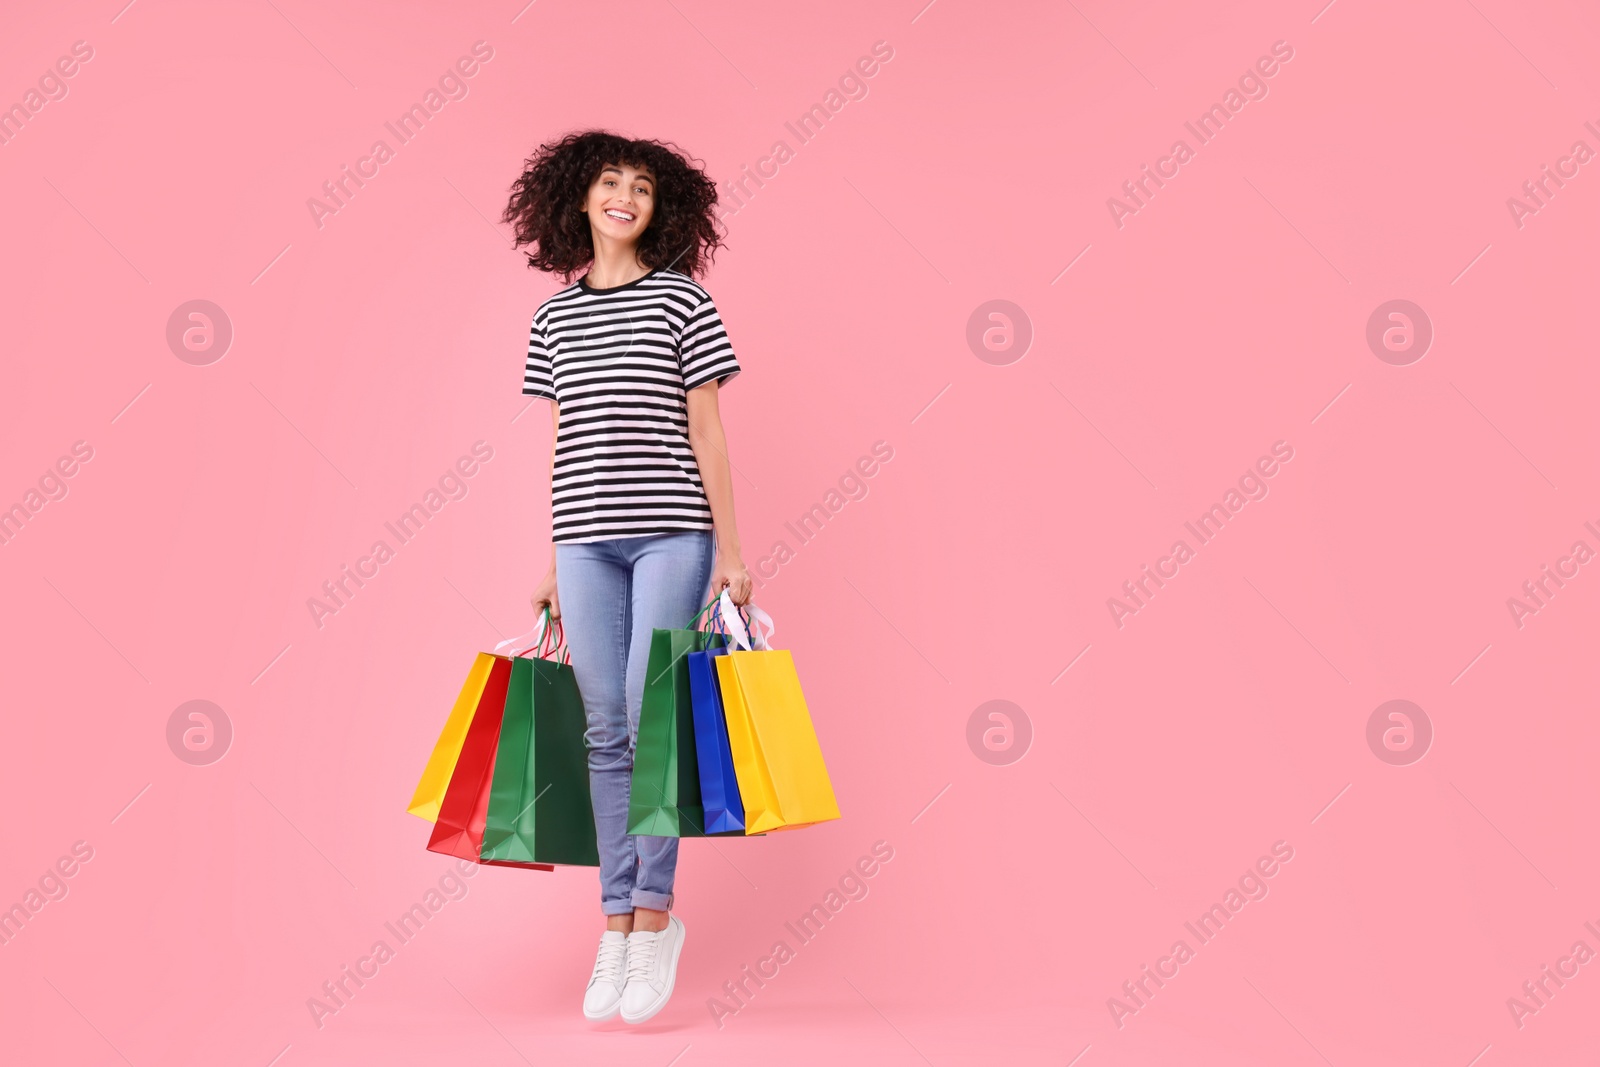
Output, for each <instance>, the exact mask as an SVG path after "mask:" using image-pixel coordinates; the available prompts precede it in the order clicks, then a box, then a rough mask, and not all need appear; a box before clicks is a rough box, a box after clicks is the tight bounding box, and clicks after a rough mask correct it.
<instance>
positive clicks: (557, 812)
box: [479, 622, 600, 867]
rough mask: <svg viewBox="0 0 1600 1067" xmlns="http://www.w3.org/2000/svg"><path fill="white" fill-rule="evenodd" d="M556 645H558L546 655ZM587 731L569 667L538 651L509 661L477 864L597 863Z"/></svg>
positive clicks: (558, 626) (557, 630)
mask: <svg viewBox="0 0 1600 1067" xmlns="http://www.w3.org/2000/svg"><path fill="white" fill-rule="evenodd" d="M560 625H561V624H560V623H559V622H557V623H556V624H555V631H556V632H557V633H559V631H560ZM559 650H560V645H559V642H558V644H557V646H556V648H555V649H553V650H552V652H558V651H559ZM586 728H587V721H586V718H585V716H584V711H583V698H582V697H581V696H580V695H579V693H578V683H577V680H576V679H575V678H574V676H573V673H572V667H571V666H570V665H568V664H567V663H563V662H561V659H560V658H558V657H555V656H552V657H551V658H545V657H544V655H543V653H542V652H541V654H540V656H539V657H537V658H532V659H528V658H521V657H519V658H517V659H515V660H513V661H512V663H511V681H510V685H509V688H508V690H507V694H506V700H505V710H504V712H503V714H502V716H501V721H500V741H499V745H498V747H497V749H496V754H495V764H494V784H493V786H492V788H491V789H490V792H489V807H488V812H487V815H486V818H485V823H484V830H483V844H482V847H481V850H480V852H479V856H480V858H481V859H482V860H483V862H485V863H504V862H520V863H562V864H572V865H576V866H585V867H598V866H599V865H600V854H599V851H598V849H597V846H596V844H595V828H594V808H593V805H592V803H591V801H590V796H589V765H588V749H587V748H586V747H585V745H584V740H583V735H584V731H585V729H586Z"/></svg>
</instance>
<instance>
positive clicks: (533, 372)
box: [522, 318, 556, 400]
mask: <svg viewBox="0 0 1600 1067" xmlns="http://www.w3.org/2000/svg"><path fill="white" fill-rule="evenodd" d="M522 393H523V395H524V396H542V397H544V398H545V399H546V400H554V399H555V398H556V383H555V370H554V365H553V364H552V362H551V360H550V347H549V345H547V344H546V343H545V337H544V331H543V330H541V329H540V328H539V320H538V319H537V318H535V319H534V320H533V325H531V326H530V327H529V328H528V362H527V364H526V365H525V367H524V369H523V372H522Z"/></svg>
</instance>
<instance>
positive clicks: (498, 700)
mask: <svg viewBox="0 0 1600 1067" xmlns="http://www.w3.org/2000/svg"><path fill="white" fill-rule="evenodd" d="M547 632H548V628H547V627H544V626H543V620H541V626H540V627H539V628H536V629H535V630H534V632H533V633H530V634H525V635H523V637H519V638H512V639H511V640H510V641H503V642H501V643H500V644H499V645H498V646H496V648H495V653H494V654H493V655H491V656H490V659H491V661H492V662H491V664H490V669H489V677H488V680H487V681H486V682H485V684H484V690H483V695H482V697H481V698H480V699H479V701H478V706H477V710H476V711H475V713H474V714H473V717H472V722H471V723H470V724H469V725H468V727H467V732H466V736H465V738H463V740H462V743H461V751H460V753H459V755H458V757H457V759H456V765H455V768H454V770H453V771H452V772H451V774H450V784H449V786H448V787H447V788H446V789H445V793H444V797H443V799H442V800H441V801H440V803H439V813H438V818H437V820H436V822H435V823H434V827H433V833H432V835H431V836H430V837H429V838H428V850H429V851H430V852H441V853H443V854H445V855H447V856H456V857H458V858H460V859H467V860H472V861H473V862H474V863H481V862H483V861H482V859H481V858H480V852H481V850H482V846H483V830H484V824H485V822H486V820H487V816H488V810H489V795H490V790H491V787H492V786H493V784H494V764H495V750H496V748H497V747H498V744H499V739H500V721H501V718H502V716H503V715H504V712H505V701H506V694H507V691H508V689H509V687H510V681H511V666H512V657H511V656H504V655H500V654H499V653H501V652H502V651H510V652H513V653H516V652H518V651H522V650H524V648H523V646H525V645H527V644H528V643H529V642H530V641H532V642H533V643H534V644H535V645H538V644H539V643H540V642H542V641H543V640H544V638H545V635H546V633H547ZM497 865H499V866H510V867H527V868H532V869H535V870H542V871H551V870H554V869H555V868H554V867H553V866H552V865H550V864H548V863H522V862H518V861H503V862H500V863H498V864H497Z"/></svg>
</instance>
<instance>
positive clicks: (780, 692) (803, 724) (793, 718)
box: [712, 594, 839, 834]
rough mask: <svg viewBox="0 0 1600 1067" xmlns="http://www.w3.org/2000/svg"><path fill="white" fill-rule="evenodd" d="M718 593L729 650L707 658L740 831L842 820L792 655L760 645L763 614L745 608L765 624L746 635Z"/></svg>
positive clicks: (769, 621)
mask: <svg viewBox="0 0 1600 1067" xmlns="http://www.w3.org/2000/svg"><path fill="white" fill-rule="evenodd" d="M723 598H724V601H725V603H724V604H723V606H722V613H723V619H724V620H725V621H727V623H728V629H729V632H730V637H731V638H732V642H733V648H732V650H731V651H729V652H728V653H727V654H726V655H723V656H717V657H716V658H715V659H713V660H712V662H713V663H715V664H716V667H717V680H718V682H719V683H721V687H722V709H723V715H724V717H725V718H726V719H727V723H728V749H729V751H730V752H731V754H732V756H733V773H734V777H736V778H737V779H738V781H739V796H740V799H741V800H742V801H743V803H744V813H745V833H747V834H759V833H765V832H767V831H768V830H794V829H798V828H800V827H802V826H811V825H813V824H814V823H819V822H827V821H828V820H830V819H837V818H839V803H838V801H837V800H836V799H835V798H834V795H833V782H832V781H831V780H830V779H829V778H828V768H827V766H826V764H824V763H823V760H822V747H821V746H820V745H819V744H818V743H817V733H816V730H815V729H814V728H813V726H812V725H811V712H810V711H809V710H808V709H807V708H806V698H805V695H804V694H803V693H801V691H800V676H799V675H798V674H797V673H796V672H795V669H794V657H793V656H791V655H790V654H789V652H788V650H787V649H772V648H768V647H765V646H766V640H765V638H766V636H768V635H770V633H771V620H770V619H769V618H767V616H766V613H765V612H763V611H761V610H760V609H759V608H756V607H754V606H752V607H751V608H750V609H749V610H750V613H751V615H752V616H754V617H755V618H757V619H758V620H761V621H764V622H765V623H766V624H767V631H766V634H756V635H755V636H754V637H751V636H750V635H749V634H748V632H746V631H745V630H744V628H743V627H742V626H741V625H740V624H739V618H738V611H737V609H736V608H734V606H733V604H732V602H731V601H729V600H727V594H723ZM752 644H753V645H755V646H757V647H755V648H752V647H751V646H752Z"/></svg>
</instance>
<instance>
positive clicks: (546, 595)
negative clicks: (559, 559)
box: [531, 565, 561, 621]
mask: <svg viewBox="0 0 1600 1067" xmlns="http://www.w3.org/2000/svg"><path fill="white" fill-rule="evenodd" d="M531 600H532V603H533V610H534V611H535V612H537V613H540V614H542V613H543V612H544V606H545V605H546V604H549V605H550V618H551V620H552V621H553V620H555V619H559V618H561V602H560V600H559V599H558V598H557V595H556V569H555V566H554V565H552V566H551V567H550V573H549V574H547V575H545V576H544V581H542V582H540V583H539V587H538V588H537V589H535V590H534V591H533V596H532V598H531Z"/></svg>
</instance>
